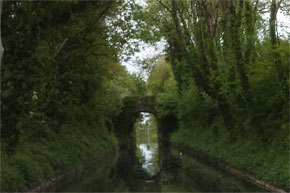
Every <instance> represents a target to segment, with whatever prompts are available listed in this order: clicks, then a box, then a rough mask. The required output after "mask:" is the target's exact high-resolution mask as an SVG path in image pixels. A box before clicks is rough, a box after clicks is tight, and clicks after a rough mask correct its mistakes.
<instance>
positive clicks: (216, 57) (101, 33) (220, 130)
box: [0, 0, 290, 191]
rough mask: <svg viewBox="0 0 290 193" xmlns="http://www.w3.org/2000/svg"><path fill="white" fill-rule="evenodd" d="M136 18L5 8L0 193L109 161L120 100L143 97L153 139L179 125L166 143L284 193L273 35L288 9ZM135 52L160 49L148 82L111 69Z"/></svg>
mask: <svg viewBox="0 0 290 193" xmlns="http://www.w3.org/2000/svg"><path fill="white" fill-rule="evenodd" d="M141 8H142V6H140V5H138V4H135V3H134V2H131V1H124V2H123V1H118V0H116V1H113V0H112V1H107V0H98V1H57V2H49V1H47V2H45V1H21V2H20V1H5V2H4V3H3V10H2V18H1V20H2V23H1V25H2V28H1V31H2V41H3V47H4V50H5V51H4V55H3V59H2V65H1V190H2V191H22V190H28V189H30V188H32V187H34V186H36V185H37V184H39V183H40V182H42V181H45V180H47V179H50V178H51V177H53V176H57V175H59V174H63V173H65V172H67V171H71V170H72V169H73V168H76V167H77V166H80V165H82V164H84V163H87V162H88V161H90V160H92V159H98V158H100V157H102V156H103V153H104V152H105V151H111V150H112V151H113V150H114V149H116V147H117V144H118V139H117V138H116V136H115V134H116V133H117V134H118V131H116V127H115V128H114V124H115V126H116V124H118V119H116V117H117V118H118V115H120V113H121V110H122V106H123V105H124V104H123V101H122V99H123V98H124V97H126V96H144V95H156V97H157V98H156V100H157V103H158V118H157V119H158V121H159V123H161V127H162V125H163V127H164V126H165V125H166V124H168V125H171V126H174V127H175V125H174V124H173V122H176V121H178V128H177V127H176V128H175V130H174V132H173V134H172V136H171V139H170V140H171V142H173V143H175V144H180V145H183V146H187V147H189V148H192V149H194V150H197V151H200V152H202V153H205V154H208V155H210V156H212V157H214V158H216V159H219V160H221V161H223V162H226V163H227V164H229V165H231V166H233V167H235V168H240V169H242V170H245V171H248V172H250V173H252V174H253V175H254V176H256V177H257V178H259V179H262V180H265V181H267V182H270V183H272V184H273V185H275V186H278V187H281V188H284V189H289V164H288V163H289V156H288V155H289V144H288V142H289V114H288V104H289V58H290V51H289V48H290V44H289V40H287V37H284V36H281V35H279V34H278V32H277V31H278V30H277V12H278V11H279V10H282V11H284V12H285V14H287V15H288V16H289V15H290V14H289V11H290V10H289V6H287V1H285V0H280V1H278V0H272V1H262V0H261V1H259V0H256V1H249V0H239V1H237V0H233V1H225V0H213V1H205V0H187V1H177V0H148V1H146V6H144V7H143V9H141ZM265 12H267V13H269V19H268V20H265V19H264V18H265V17H264V15H263V14H265ZM288 38H289V37H288ZM141 40H142V41H143V42H146V43H152V44H154V43H156V42H158V41H160V40H162V41H164V42H166V50H165V54H163V55H162V56H157V57H155V58H153V59H152V60H150V59H149V60H146V61H142V62H141V66H142V67H143V68H144V70H145V71H146V72H149V73H148V80H147V82H146V81H145V78H144V77H142V76H141V75H140V74H130V73H128V72H127V71H126V70H125V67H123V66H121V64H120V63H121V61H124V60H125V59H126V57H129V56H130V55H132V53H133V52H134V51H136V49H135V48H136V47H135V43H136V41H137V42H138V41H141ZM0 47H1V46H0ZM0 58H1V57H0ZM145 77H146V76H145ZM129 102H130V101H129ZM124 103H126V101H124ZM125 105H126V104H125ZM129 110H130V109H129ZM122 113H126V112H122ZM122 113H121V114H122ZM134 116H135V117H126V119H128V120H130V121H131V120H132V119H134V120H135V119H136V118H138V116H137V115H134ZM131 123H132V122H130V124H131ZM131 126H132V127H133V123H132V124H131ZM128 130H130V128H128ZM161 130H162V129H161ZM168 131H169V130H167V131H166V132H168ZM170 131H171V130H170ZM131 134H132V133H131ZM131 134H130V135H131ZM163 136H165V135H163ZM130 137H132V136H129V138H128V139H130V140H131V139H132V138H130ZM119 142H120V141H119Z"/></svg>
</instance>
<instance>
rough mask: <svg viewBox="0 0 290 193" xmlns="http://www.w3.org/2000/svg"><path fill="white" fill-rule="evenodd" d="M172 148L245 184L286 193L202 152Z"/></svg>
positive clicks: (178, 146) (176, 145)
mask: <svg viewBox="0 0 290 193" xmlns="http://www.w3.org/2000/svg"><path fill="white" fill-rule="evenodd" d="M172 146H173V147H175V148H177V149H178V150H179V151H180V152H182V153H187V154H190V155H192V156H194V157H195V158H197V159H199V160H201V161H202V162H205V163H207V164H210V165H212V166H214V167H216V168H218V169H221V170H223V171H225V172H228V173H230V174H232V175H233V176H235V177H238V178H240V179H242V180H245V181H247V182H250V183H252V184H254V185H256V186H258V187H260V188H262V189H265V190H267V191H270V192H281V193H286V190H283V189H281V188H279V187H275V186H274V185H272V184H269V183H267V182H265V181H263V180H259V179H257V178H256V177H255V176H253V175H251V174H250V173H248V172H245V171H242V170H239V169H235V168H232V167H230V166H229V165H228V164H226V163H225V162H223V161H221V160H218V159H216V158H213V157H210V156H208V155H206V154H205V153H203V152H200V151H195V150H193V149H191V148H189V147H185V146H182V145H178V144H172Z"/></svg>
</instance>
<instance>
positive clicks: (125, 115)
mask: <svg viewBox="0 0 290 193" xmlns="http://www.w3.org/2000/svg"><path fill="white" fill-rule="evenodd" d="M155 105H156V101H155V96H141V97H125V98H124V99H123V107H122V110H121V113H120V115H119V116H118V117H116V119H115V120H114V125H115V128H116V133H117V134H120V135H123V134H125V135H128V134H130V133H132V130H133V125H134V123H135V121H136V119H137V117H138V116H139V113H140V112H145V113H151V114H153V115H155V116H156V117H157V116H158V115H157V110H156V108H155Z"/></svg>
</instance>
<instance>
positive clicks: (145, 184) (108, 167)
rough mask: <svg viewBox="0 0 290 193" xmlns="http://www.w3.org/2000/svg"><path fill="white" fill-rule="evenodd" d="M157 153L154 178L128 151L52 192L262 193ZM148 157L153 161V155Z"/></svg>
mask: <svg viewBox="0 0 290 193" xmlns="http://www.w3.org/2000/svg"><path fill="white" fill-rule="evenodd" d="M142 147H144V146H142ZM145 147H146V146H145ZM145 150H147V148H145ZM150 150H151V148H150ZM159 154H160V156H159V157H160V160H159V161H160V163H162V164H161V168H160V169H159V170H158V172H157V173H155V174H154V175H151V174H150V173H149V172H148V170H147V168H144V166H143V164H140V163H139V161H138V159H137V158H136V159H132V157H130V156H128V152H120V155H116V156H115V159H107V160H104V161H102V162H100V163H98V164H97V165H95V166H92V167H91V168H89V169H88V170H87V171H86V172H84V173H83V174H82V175H79V176H77V177H75V179H70V180H68V182H63V183H59V184H58V186H57V187H55V188H54V189H53V190H51V191H52V192H264V190H261V189H259V188H257V187H255V186H253V185H251V184H248V183H246V182H244V181H241V180H239V179H237V178H235V177H233V176H231V175H229V174H226V173H223V172H221V171H219V170H217V169H215V168H213V167H210V166H207V165H205V164H203V163H202V162H200V161H198V160H196V159H195V158H193V157H192V156H189V155H186V154H183V155H182V156H181V155H180V153H179V152H178V151H177V150H175V149H172V148H164V149H163V150H162V151H160V152H159ZM148 155H149V154H148ZM151 155H152V158H153V157H154V156H153V154H151ZM149 168H150V167H149Z"/></svg>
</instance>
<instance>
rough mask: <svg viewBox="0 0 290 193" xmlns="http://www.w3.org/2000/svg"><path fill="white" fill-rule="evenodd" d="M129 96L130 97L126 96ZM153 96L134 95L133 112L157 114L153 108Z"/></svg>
mask: <svg viewBox="0 0 290 193" xmlns="http://www.w3.org/2000/svg"><path fill="white" fill-rule="evenodd" d="M128 98H130V97H128ZM155 104H156V102H155V96H143V97H135V111H134V113H135V114H137V113H141V112H144V113H152V114H153V115H155V116H157V111H156V108H155Z"/></svg>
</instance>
